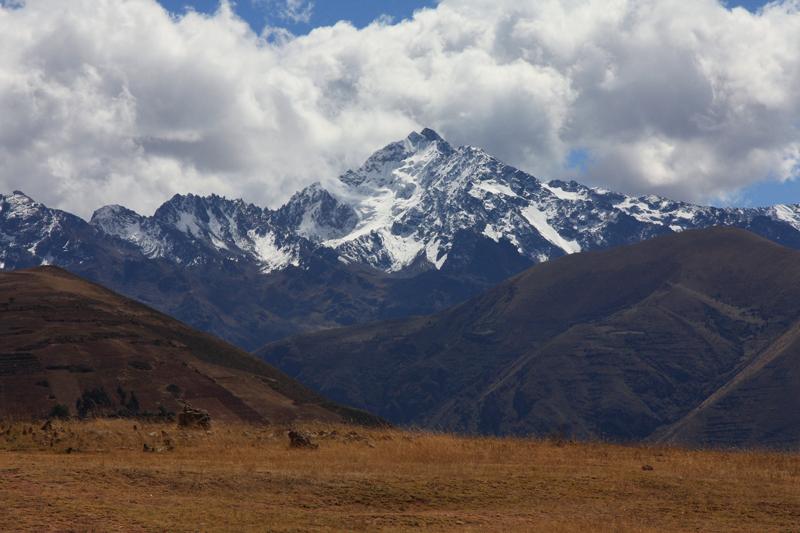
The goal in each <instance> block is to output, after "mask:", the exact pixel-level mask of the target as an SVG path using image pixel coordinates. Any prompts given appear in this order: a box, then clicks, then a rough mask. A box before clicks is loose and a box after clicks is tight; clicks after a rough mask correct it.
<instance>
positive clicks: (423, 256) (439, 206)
mask: <svg viewBox="0 0 800 533" xmlns="http://www.w3.org/2000/svg"><path fill="white" fill-rule="evenodd" d="M0 198H2V203H0V232H2V233H0V239H2V241H0V242H2V243H3V245H4V246H3V249H2V250H0V254H2V255H0V261H2V263H0V265H2V266H0V268H16V267H17V265H19V264H20V261H22V263H23V264H25V265H28V264H41V263H50V262H52V261H53V257H50V255H52V254H53V253H55V252H56V250H54V248H53V246H52V243H50V245H48V246H45V247H41V244H40V243H45V242H46V241H47V239H48V238H51V236H52V235H53V233H54V231H56V230H57V228H59V227H60V226H64V225H66V226H69V227H77V226H80V224H78V223H77V221H78V220H79V219H77V217H73V216H72V215H69V214H67V213H64V212H62V211H57V210H50V209H47V208H45V207H44V206H42V205H41V204H38V203H37V202H35V201H33V200H31V199H30V198H28V197H27V196H25V195H24V194H22V193H19V192H15V193H14V194H12V195H10V196H2V197H0ZM90 224H91V226H92V227H93V228H95V229H96V230H97V231H98V232H100V233H103V234H105V235H107V236H110V237H116V238H118V239H120V240H122V241H124V242H126V243H129V244H130V245H132V246H133V247H135V248H137V249H138V250H139V251H140V252H141V253H142V254H143V255H144V256H145V257H147V258H151V259H156V258H157V259H165V260H167V261H171V262H173V263H176V264H179V265H184V266H186V265H189V266H191V265H197V264H202V263H207V262H214V261H236V262H252V263H255V264H258V265H260V268H261V270H262V271H263V272H264V273H267V274H268V273H270V272H274V271H277V270H282V269H286V268H289V267H302V266H303V265H304V262H305V261H307V259H308V257H309V254H315V253H317V252H318V250H319V249H321V248H327V249H329V250H331V251H333V252H335V253H336V254H337V256H338V258H339V260H340V261H341V262H343V263H345V264H358V265H365V266H370V267H374V268H376V269H378V270H382V271H384V272H389V273H395V272H401V271H404V270H411V271H414V272H416V271H419V270H420V269H422V270H424V269H442V268H444V267H445V265H446V264H447V261H448V257H449V256H450V254H451V253H452V252H453V246H454V244H455V243H456V236H457V235H459V234H462V235H463V234H464V232H466V233H468V234H472V235H474V236H476V237H479V238H485V239H489V240H491V241H493V242H495V243H501V242H505V243H507V244H510V245H511V246H513V247H514V249H515V250H516V251H517V253H519V254H520V255H521V256H522V257H524V258H525V259H526V260H528V261H530V262H532V263H535V262H541V261H546V260H548V259H551V258H553V257H558V256H560V255H564V254H570V253H576V252H580V251H583V250H593V249H598V248H604V247H608V246H613V245H619V244H627V243H633V242H638V241H640V240H643V239H647V238H650V237H653V236H655V235H660V234H663V233H668V232H679V231H684V230H686V229H692V228H703V227H709V226H717V225H725V226H737V227H743V228H747V229H750V230H752V231H754V232H756V233H759V234H761V235H763V236H766V237H768V238H770V239H773V240H775V241H779V242H782V243H784V244H787V245H789V246H794V247H800V206H797V205H791V206H789V205H777V206H774V207H769V208H758V209H741V208H728V209H725V208H714V207H704V206H697V205H692V204H688V203H683V202H675V201H671V200H668V199H665V198H660V197H657V196H644V197H631V196H625V195H622V194H618V193H614V192H611V191H607V190H604V189H600V188H592V187H587V186H584V185H581V184H579V183H576V182H574V181H571V182H564V181H550V182H543V181H540V180H538V179H537V178H535V177H533V176H531V175H530V174H527V173H525V172H522V171H521V170H518V169H516V168H513V167H511V166H509V165H506V164H504V163H502V162H500V161H499V160H497V159H495V158H494V157H492V156H491V155H489V154H487V153H486V152H485V151H483V150H481V149H480V148H475V147H472V146H459V147H454V146H452V145H450V144H449V143H448V142H447V141H445V140H444V139H442V137H440V136H439V135H438V134H437V133H436V132H434V131H433V130H430V129H424V130H422V131H421V132H419V133H417V132H413V133H411V134H410V135H409V136H408V137H406V138H405V139H403V140H401V141H398V142H395V143H391V144H389V145H388V146H386V147H384V148H382V149H381V150H378V151H377V152H376V153H375V154H373V155H372V156H371V157H370V158H369V159H367V161H366V162H365V163H364V165H363V166H361V168H359V169H357V170H352V171H348V172H346V173H345V174H343V175H342V176H341V177H339V179H338V180H337V182H335V183H334V184H333V186H331V187H330V188H329V189H326V188H324V187H323V186H322V185H320V184H314V185H312V186H310V187H307V188H305V189H303V190H302V191H299V192H298V193H297V194H295V195H294V196H293V197H292V198H291V199H290V200H289V201H288V202H287V203H286V204H285V205H284V206H283V207H281V208H280V209H278V210H274V211H273V210H269V209H263V208H260V207H257V206H254V205H252V204H248V203H245V202H243V201H241V200H229V199H226V198H221V197H219V196H213V195H212V196H209V197H199V196H195V195H192V194H189V195H185V196H181V195H176V196H175V197H173V198H172V199H171V200H169V201H168V202H166V203H165V204H163V205H162V206H161V207H160V208H159V209H158V210H157V211H156V212H155V214H154V215H153V216H149V217H147V216H142V215H140V214H138V213H135V212H133V211H131V210H129V209H127V208H125V207H122V206H116V205H115V206H106V207H103V208H101V209H98V210H97V211H96V212H95V213H94V215H93V217H92V219H91V222H90ZM81 231H83V232H85V231H87V230H86V228H82V230H81ZM90 233H91V232H90ZM89 236H90V235H89V234H87V238H89ZM79 244H80V239H78V241H75V240H65V241H64V242H63V243H61V245H62V248H61V249H60V250H59V251H58V254H56V255H59V254H62V253H66V254H68V253H69V250H70V247H75V246H78V245H79ZM456 252H458V250H456ZM48 254H50V255H48Z"/></svg>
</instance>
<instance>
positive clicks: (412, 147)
mask: <svg viewBox="0 0 800 533" xmlns="http://www.w3.org/2000/svg"><path fill="white" fill-rule="evenodd" d="M434 143H435V144H438V145H442V146H446V147H448V148H449V147H450V145H449V144H448V143H447V141H445V140H444V139H443V138H442V137H441V135H439V134H438V133H436V132H435V131H433V130H432V129H430V128H424V129H423V130H422V131H420V132H416V131H412V132H411V133H410V134H409V135H408V137H406V138H405V144H406V149H407V150H408V151H409V152H419V151H421V150H424V149H425V148H427V147H428V146H430V145H431V144H434Z"/></svg>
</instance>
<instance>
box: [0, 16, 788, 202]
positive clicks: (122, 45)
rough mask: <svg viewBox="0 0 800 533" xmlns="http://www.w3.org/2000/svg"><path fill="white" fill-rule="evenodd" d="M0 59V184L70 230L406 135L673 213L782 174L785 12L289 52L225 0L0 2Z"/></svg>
mask: <svg viewBox="0 0 800 533" xmlns="http://www.w3.org/2000/svg"><path fill="white" fill-rule="evenodd" d="M282 5H284V6H285V7H286V9H289V10H291V9H294V10H295V11H293V13H294V14H295V15H297V16H300V17H303V16H305V15H304V13H308V14H310V13H311V11H310V9H313V5H312V4H311V3H310V2H301V1H299V0H291V1H289V2H288V3H286V2H285V3H283V4H282ZM298 20H299V19H298ZM0 50H3V53H2V54H0V118H1V120H0V191H9V190H11V189H22V190H24V191H26V192H28V193H29V194H31V195H32V196H34V197H36V198H38V199H40V200H42V201H45V202H47V203H49V204H52V205H54V206H59V207H63V208H67V209H70V210H73V211H75V212H78V213H79V214H82V215H84V216H86V215H88V214H89V213H91V211H92V210H93V209H94V208H96V207H98V206H100V205H102V204H104V203H112V202H113V203H124V204H126V205H129V206H131V207H133V208H136V209H138V210H141V211H144V212H149V211H152V210H153V209H154V208H155V207H156V206H157V205H158V204H160V203H161V202H162V201H164V200H165V199H166V198H167V197H168V196H170V195H171V194H174V193H176V192H196V193H201V194H205V193H211V192H216V193H220V194H225V195H228V196H232V197H243V198H245V199H247V200H249V201H253V202H256V203H259V204H262V205H270V206H275V205H277V204H279V203H280V202H282V201H283V200H285V199H286V198H287V197H288V195H290V194H291V193H292V192H293V191H295V190H296V189H298V188H299V187H301V186H303V185H305V184H308V183H310V182H313V181H317V180H323V181H325V180H328V179H333V178H335V176H336V175H338V173H340V172H342V171H343V170H345V169H346V168H348V167H353V166H356V165H358V164H360V162H361V161H362V160H363V158H365V157H366V156H368V155H369V154H370V153H371V152H372V151H374V150H375V149H377V148H379V147H380V146H382V145H383V144H385V143H387V142H390V141H392V140H396V139H398V138H401V137H403V136H405V135H406V134H408V132H409V131H411V130H412V129H418V128H420V127H423V126H430V127H433V128H435V129H437V130H439V131H440V133H442V134H443V135H444V136H445V137H447V138H449V139H450V140H452V141H453V142H455V143H465V144H473V145H478V146H482V147H485V148H486V149H487V150H489V151H490V152H492V153H494V154H496V155H498V156H499V157H501V158H502V159H504V160H506V161H507V162H509V163H512V164H515V165H517V166H519V167H521V168H523V169H525V170H527V171H530V172H532V173H534V174H536V175H539V176H542V177H548V178H549V177H566V176H567V175H568V174H569V172H570V169H568V168H567V166H568V160H569V154H570V153H571V152H574V151H580V152H581V153H582V154H586V155H587V159H586V165H585V170H584V172H585V174H584V175H582V176H580V177H581V178H582V179H584V180H586V181H589V182H591V183H594V184H599V185H603V186H606V187H608V188H614V189H618V190H621V191H624V192H653V193H660V194H666V195H670V196H674V197H676V198H680V199H688V200H695V201H707V200H713V199H719V198H724V197H730V196H731V195H735V194H736V193H737V191H738V190H740V189H741V188H742V187H745V186H747V185H749V184H752V183H753V182H755V181H758V180H764V179H777V180H787V179H792V178H794V177H795V176H797V174H798V170H799V169H798V162H799V161H800V134H799V133H798V126H800V98H798V97H797V95H798V94H800V2H798V1H796V0H786V1H783V2H773V3H771V4H769V5H768V6H766V7H765V8H763V9H762V10H761V11H760V12H758V13H756V14H753V13H750V12H748V11H745V10H743V9H727V8H726V7H724V6H723V5H722V4H721V3H720V2H718V1H717V0H694V1H692V2H686V1H685V0H535V1H534V0H514V1H511V0H491V1H489V0H441V2H440V3H439V4H438V5H437V7H435V8H431V9H425V10H421V11H418V12H417V13H416V14H415V15H414V17H413V18H412V19H409V20H405V21H400V22H397V23H394V24H392V23H389V22H387V21H386V20H382V21H378V22H376V23H373V24H372V25H370V26H367V27H365V28H363V29H356V28H354V27H353V26H352V25H350V24H348V23H339V24H337V25H335V26H332V27H325V28H318V29H316V30H314V31H312V32H311V33H310V34H309V35H306V36H302V37H296V38H295V37H292V36H290V35H287V34H286V33H285V32H283V33H278V34H276V33H271V34H270V35H266V34H265V35H257V34H255V33H253V31H252V30H251V29H250V28H249V27H248V25H247V24H246V23H245V22H244V21H242V20H240V19H239V18H238V17H237V16H236V15H235V13H234V11H233V9H232V8H231V7H230V6H229V5H228V4H227V3H225V2H223V3H222V4H221V7H220V9H219V10H218V12H217V13H215V14H214V15H212V16H205V15H201V14H198V13H192V12H190V13H188V14H186V15H185V16H181V17H174V16H170V15H169V14H168V13H167V12H165V11H164V10H163V9H162V8H161V7H160V6H159V5H158V4H157V3H156V2H155V0H70V1H69V2H64V1H63V0H26V1H25V2H23V3H19V2H16V1H15V2H8V1H6V2H0Z"/></svg>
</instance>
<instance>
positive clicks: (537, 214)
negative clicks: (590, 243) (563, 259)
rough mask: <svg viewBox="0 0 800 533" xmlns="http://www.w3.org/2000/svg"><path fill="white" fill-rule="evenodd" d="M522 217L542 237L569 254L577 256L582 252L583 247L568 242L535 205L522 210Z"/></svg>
mask: <svg viewBox="0 0 800 533" xmlns="http://www.w3.org/2000/svg"><path fill="white" fill-rule="evenodd" d="M522 216H524V217H525V219H526V220H527V221H528V222H530V223H531V225H532V226H533V227H534V228H536V230H537V231H538V232H539V233H540V234H541V236H542V237H544V238H545V239H547V240H548V241H550V242H551V243H553V244H555V245H556V246H558V247H559V248H561V249H562V250H564V251H565V252H566V253H568V254H575V253H578V252H580V251H581V245H580V244H578V243H577V242H576V241H568V240H567V239H565V238H564V237H562V236H561V235H560V234H559V233H558V232H557V231H556V229H555V228H554V227H553V226H551V225H550V222H549V221H548V219H547V215H546V214H545V213H544V212H543V211H540V210H539V209H537V208H536V207H535V206H533V205H529V206H528V207H526V208H525V209H523V210H522Z"/></svg>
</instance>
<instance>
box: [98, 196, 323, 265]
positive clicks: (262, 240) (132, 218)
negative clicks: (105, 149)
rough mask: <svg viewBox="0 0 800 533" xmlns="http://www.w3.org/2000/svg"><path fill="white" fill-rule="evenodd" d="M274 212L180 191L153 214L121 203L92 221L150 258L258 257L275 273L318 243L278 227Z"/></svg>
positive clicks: (183, 261) (187, 262)
mask: <svg viewBox="0 0 800 533" xmlns="http://www.w3.org/2000/svg"><path fill="white" fill-rule="evenodd" d="M271 215H272V213H271V212H270V211H268V210H264V209H261V208H259V207H256V206H254V205H252V204H247V203H245V202H243V201H242V200H228V199H226V198H221V197H219V196H213V195H212V196H209V197H207V198H203V197H199V196H195V195H192V194H190V195H186V196H181V195H176V196H174V197H173V198H172V199H171V200H169V201H168V202H166V203H165V204H163V205H162V206H161V207H159V208H158V210H157V211H156V212H155V214H154V215H153V216H151V217H145V216H142V215H139V214H138V213H135V212H133V211H131V210H129V209H126V208H125V207H122V206H119V205H112V206H106V207H102V208H100V209H98V210H97V211H95V213H94V215H93V216H92V219H91V224H92V225H93V226H95V227H96V228H98V229H100V230H101V231H103V232H105V233H106V234H108V235H112V236H115V237H118V238H120V239H122V240H124V241H126V242H128V243H130V244H133V245H134V246H136V247H138V248H139V249H140V250H141V252H142V253H143V254H144V255H145V256H146V257H148V258H151V259H155V258H163V259H167V260H171V261H174V262H175V263H178V264H182V265H196V264H198V263H203V262H208V261H214V260H217V259H220V258H221V259H225V260H230V261H248V260H249V261H253V262H255V263H258V264H259V265H261V267H262V270H263V272H265V273H269V272H272V271H274V270H281V269H284V268H286V267H288V266H300V261H301V257H302V256H303V254H304V252H305V253H307V252H308V251H309V250H311V249H312V248H314V246H313V245H312V244H311V243H310V242H308V241H306V239H304V238H302V237H298V236H297V235H296V234H295V233H293V232H287V231H285V230H284V229H283V228H276V227H275V226H274V225H273V223H272V221H271Z"/></svg>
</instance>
